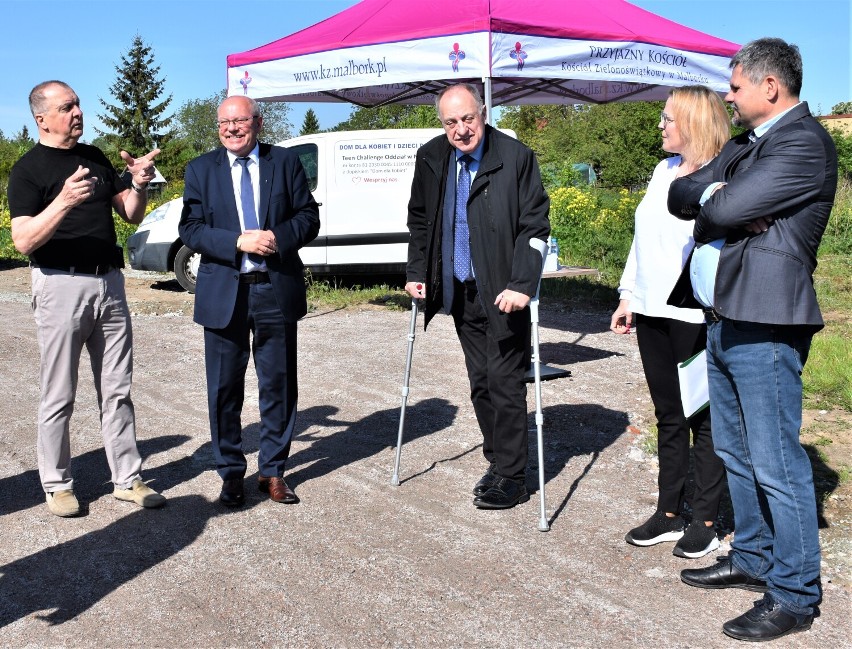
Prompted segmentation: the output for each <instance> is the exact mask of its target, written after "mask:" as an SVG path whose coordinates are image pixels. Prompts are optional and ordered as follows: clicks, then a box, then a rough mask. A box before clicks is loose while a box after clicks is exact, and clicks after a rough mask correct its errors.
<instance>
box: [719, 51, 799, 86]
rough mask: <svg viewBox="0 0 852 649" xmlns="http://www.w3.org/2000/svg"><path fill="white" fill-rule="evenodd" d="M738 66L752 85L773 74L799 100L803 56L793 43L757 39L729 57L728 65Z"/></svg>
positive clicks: (731, 66)
mask: <svg viewBox="0 0 852 649" xmlns="http://www.w3.org/2000/svg"><path fill="white" fill-rule="evenodd" d="M738 65H739V66H740V67H741V68H742V73H743V75H744V76H745V77H746V78H747V79H748V80H749V81H751V82H752V83H754V84H759V83H760V82H762V81H763V80H764V79H765V78H766V77H768V76H770V75H772V76H773V77H775V78H776V79H778V81H780V82H781V85H782V86H784V87H785V88H786V89H787V92H789V93H790V94H791V95H792V96H793V97H796V98H797V99H798V97H799V93H800V92H801V91H802V55H801V54H800V53H799V48H798V47H797V46H796V45H793V44H792V43H787V42H786V41H783V40H781V39H780V38H758V39H757V40H755V41H751V42H750V43H747V44H745V45H743V47H742V49H741V50H740V51H739V52H737V53H736V54H734V58H732V59H731V65H730V68H731V69H732V70H733V69H734V68H735V67H737V66H738Z"/></svg>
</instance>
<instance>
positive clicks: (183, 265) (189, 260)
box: [175, 246, 201, 293]
mask: <svg viewBox="0 0 852 649" xmlns="http://www.w3.org/2000/svg"><path fill="white" fill-rule="evenodd" d="M199 263H201V255H200V254H198V253H197V252H195V251H194V250H192V249H190V248H187V247H186V246H181V248H180V250H178V251H177V254H176V255H175V277H176V278H177V281H178V284H180V285H181V286H183V288H185V289H186V290H187V291H189V292H190V293H195V278H196V277H197V276H198V264H199Z"/></svg>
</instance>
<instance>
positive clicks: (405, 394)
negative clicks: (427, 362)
mask: <svg viewBox="0 0 852 649" xmlns="http://www.w3.org/2000/svg"><path fill="white" fill-rule="evenodd" d="M416 327H417V300H411V326H410V327H409V329H408V357H407V358H406V359H405V376H404V377H403V379H402V405H401V406H400V409H399V432H398V433H397V436H396V459H395V460H394V463H393V476H391V484H392V485H393V486H394V487H398V486H399V459H400V456H401V455H402V430H403V428H405V406H406V405H407V404H408V379H409V377H410V376H411V357H412V355H413V354H414V337H415V335H414V331H415V329H416Z"/></svg>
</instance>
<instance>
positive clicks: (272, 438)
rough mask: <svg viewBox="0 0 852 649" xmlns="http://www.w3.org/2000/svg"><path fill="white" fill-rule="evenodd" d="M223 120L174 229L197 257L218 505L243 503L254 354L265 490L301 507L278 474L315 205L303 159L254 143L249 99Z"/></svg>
mask: <svg viewBox="0 0 852 649" xmlns="http://www.w3.org/2000/svg"><path fill="white" fill-rule="evenodd" d="M217 123H218V127H219V140H220V141H221V142H222V145H223V146H224V148H223V149H217V150H216V151H212V152H210V153H206V154H204V155H202V156H199V157H198V158H196V159H195V160H193V161H192V162H191V163H189V166H188V167H187V169H186V187H185V190H184V197H183V201H184V207H183V213H182V215H181V221H180V228H179V232H180V237H181V239H182V240H183V242H184V243H185V244H186V245H187V246H189V247H190V248H192V249H193V250H195V251H197V252H199V253H201V265H200V266H199V269H198V279H197V287H196V293H195V316H194V319H195V322H197V323H198V324H200V325H202V326H203V327H204V360H205V366H206V370H207V401H208V410H209V414H210V432H211V435H212V438H213V454H214V456H215V458H216V469H217V471H218V472H219V475H220V476H221V478H222V481H223V482H222V491H221V493H220V495H219V500H220V502H221V503H222V504H224V505H227V506H230V507H236V506H239V505H241V504H243V502H244V500H245V496H244V492H243V478H244V476H245V473H246V458H245V455H244V454H243V450H242V426H241V423H240V413H241V411H242V407H243V397H244V393H245V373H246V367H247V366H248V360H249V355H250V353H253V354H254V364H255V370H256V371H257V378H258V391H259V400H260V449H259V453H258V474H259V475H258V487H259V489H260V490H261V491H266V492H268V493H269V496H270V498H271V499H272V500H273V501H276V502H282V503H297V502H299V499H298V497H297V496H296V494H295V492H294V491H293V490H292V489H291V488H290V487H289V486H288V485H287V483H286V482H285V481H284V478H283V475H284V465H285V463H286V461H287V456H288V455H289V453H290V443H291V441H292V438H293V430H294V427H295V421H296V399H297V395H298V389H297V383H296V322H297V321H298V320H299V318H301V317H302V316H303V315H305V313H306V312H307V301H306V297H305V279H304V274H303V270H304V267H303V265H302V260H301V259H300V258H299V248H301V247H302V246H304V245H306V244H308V243H309V242H310V241H312V240H313V239H314V238H316V236H317V233H318V232H319V227H320V223H319V209H318V207H317V203H316V202H315V201H314V199H313V197H312V196H311V192H310V189H309V187H308V180H307V177H306V176H305V172H304V169H303V168H302V165H301V163H300V161H299V158H298V157H297V156H296V155H295V154H294V153H292V152H291V151H288V150H287V149H285V148H281V147H273V146H270V145H268V144H262V143H259V142H258V141H257V136H258V133H260V131H261V129H262V128H263V117H262V116H261V115H260V111H259V109H258V106H257V103H256V102H255V101H254V100H253V99H251V98H250V97H245V96H236V97H229V98H227V99H225V101H223V102H222V104H221V105H220V106H219V110H218V112H217Z"/></svg>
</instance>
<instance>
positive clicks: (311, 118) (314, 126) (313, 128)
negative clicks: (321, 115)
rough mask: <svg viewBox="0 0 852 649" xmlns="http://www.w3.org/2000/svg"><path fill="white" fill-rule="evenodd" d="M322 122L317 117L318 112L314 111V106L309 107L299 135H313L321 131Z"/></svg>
mask: <svg viewBox="0 0 852 649" xmlns="http://www.w3.org/2000/svg"><path fill="white" fill-rule="evenodd" d="M319 131H320V124H319V120H318V119H317V114H316V113H315V112H314V109H313V108H308V110H307V112H306V113H305V119H304V121H303V122H302V130H300V131H299V135H312V134H314V133H319Z"/></svg>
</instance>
